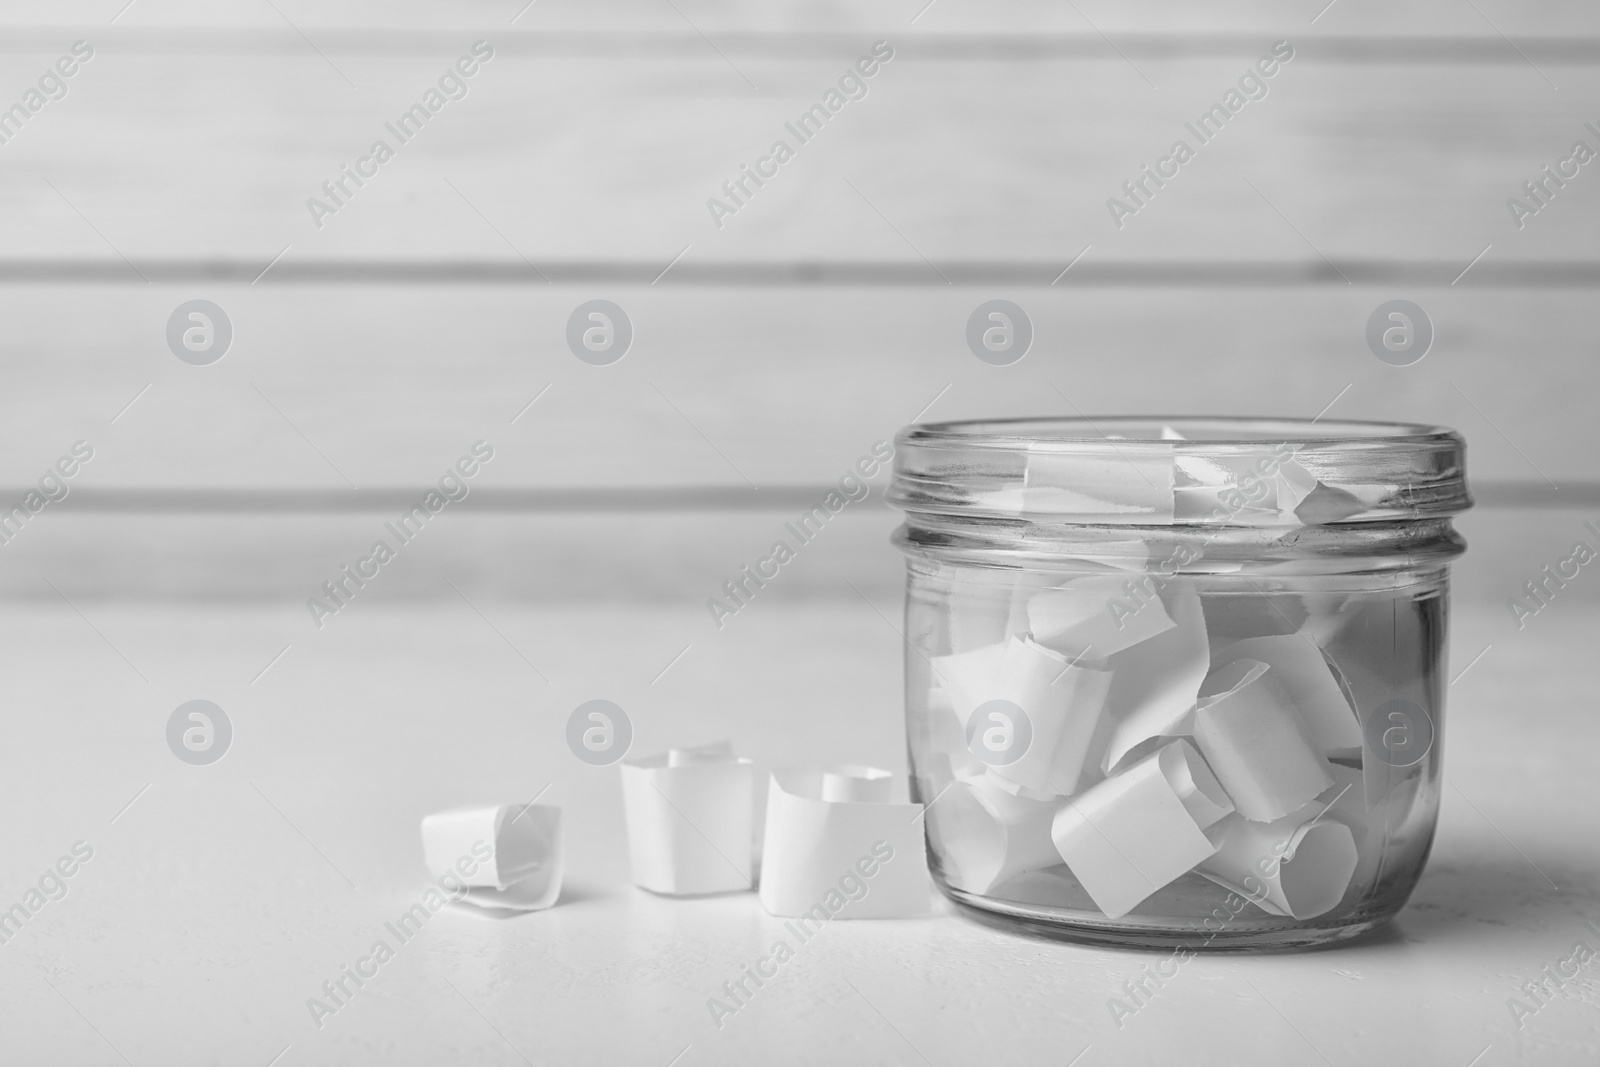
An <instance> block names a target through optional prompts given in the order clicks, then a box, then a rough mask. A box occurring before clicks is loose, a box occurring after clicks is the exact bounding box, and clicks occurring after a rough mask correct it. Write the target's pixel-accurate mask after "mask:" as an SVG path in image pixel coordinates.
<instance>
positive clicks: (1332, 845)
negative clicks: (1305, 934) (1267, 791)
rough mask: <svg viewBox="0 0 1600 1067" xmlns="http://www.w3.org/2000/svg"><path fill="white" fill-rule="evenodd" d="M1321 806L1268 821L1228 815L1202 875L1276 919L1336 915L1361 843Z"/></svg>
mask: <svg viewBox="0 0 1600 1067" xmlns="http://www.w3.org/2000/svg"><path fill="white" fill-rule="evenodd" d="M1318 807H1319V806H1318V805H1317V804H1315V803H1313V804H1310V805H1307V806H1306V807H1305V808H1303V809H1301V810H1300V811H1297V812H1295V813H1293V814H1291V815H1287V816H1285V817H1284V818H1282V819H1277V820H1275V821H1273V822H1265V823H1263V822H1251V821H1250V820H1249V819H1246V818H1243V817H1242V816H1240V815H1230V816H1228V817H1227V818H1226V819H1223V820H1222V821H1221V822H1219V823H1217V825H1216V826H1214V827H1212V828H1211V831H1210V836H1211V839H1212V840H1213V841H1215V842H1217V844H1218V849H1217V852H1216V854H1215V855H1213V856H1211V857H1210V858H1208V859H1206V860H1204V861H1202V862H1201V864H1200V866H1199V868H1198V872H1199V873H1200V874H1202V875H1204V876H1205V877H1207V878H1209V879H1211V880H1212V881H1213V882H1216V883H1217V884H1218V885H1221V886H1223V887H1225V888H1227V889H1231V890H1233V891H1234V892H1236V893H1238V894H1239V895H1241V896H1243V897H1244V898H1245V899H1247V900H1249V901H1250V902H1251V903H1253V904H1255V905H1256V906H1258V907H1260V908H1261V909H1262V910H1264V911H1267V912H1270V913H1271V914H1273V915H1284V916H1288V917H1289V918H1293V919H1311V918H1315V917H1316V916H1318V915H1322V914H1324V913H1325V912H1329V911H1332V910H1333V909H1334V908H1335V907H1337V906H1338V904H1339V901H1341V900H1343V899H1344V894H1345V890H1347V889H1348V888H1349V887H1350V877H1351V875H1352V874H1353V873H1354V872H1355V869H1356V861H1357V855H1356V844H1355V837H1354V835H1353V834H1352V833H1351V832H1350V828H1349V827H1348V826H1346V825H1345V824H1344V823H1343V822H1341V821H1339V820H1338V819H1335V818H1334V817H1333V816H1331V815H1328V814H1325V813H1319V811H1318Z"/></svg>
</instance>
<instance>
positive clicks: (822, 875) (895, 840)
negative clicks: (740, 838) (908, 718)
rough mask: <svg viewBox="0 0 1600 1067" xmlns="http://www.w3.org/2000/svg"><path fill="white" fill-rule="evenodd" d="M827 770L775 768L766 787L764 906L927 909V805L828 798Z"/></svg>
mask: <svg viewBox="0 0 1600 1067" xmlns="http://www.w3.org/2000/svg"><path fill="white" fill-rule="evenodd" d="M822 788H823V772H822V771H820V770H812V771H786V772H775V773H774V774H773V775H772V777H771V778H770V780H769V782H768V785H767V822H766V837H765V842H764V844H763V846H762V852H761V906H762V907H763V908H765V909H766V910H767V912H768V913H769V914H771V915H778V916H790V917H793V916H809V917H812V918H815V919H818V920H826V919H830V918H836V919H897V918H904V917H908V916H914V915H924V914H926V913H927V912H928V908H929V902H928V854H927V846H926V844H925V843H924V840H923V830H922V823H923V819H922V818H919V817H918V816H919V814H920V813H921V812H922V805H921V804H889V803H858V802H852V801H830V800H824V799H823V798H822Z"/></svg>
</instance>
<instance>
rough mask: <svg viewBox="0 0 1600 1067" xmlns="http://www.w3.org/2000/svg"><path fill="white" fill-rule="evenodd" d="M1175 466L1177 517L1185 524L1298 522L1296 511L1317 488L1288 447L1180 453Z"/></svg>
mask: <svg viewBox="0 0 1600 1067" xmlns="http://www.w3.org/2000/svg"><path fill="white" fill-rule="evenodd" d="M1175 466H1176V468H1177V477H1176V480H1175V483H1174V493H1173V495H1174V498H1175V505H1174V513H1175V516H1176V519H1177V521H1178V522H1180V523H1182V522H1195V521H1201V520H1213V521H1216V520H1223V521H1226V522H1227V523H1229V524H1230V525H1235V526H1276V525H1282V524H1295V523H1299V522H1300V521H1301V520H1300V519H1299V517H1298V516H1297V515H1296V513H1295V509H1296V508H1298V507H1299V506H1300V504H1301V502H1302V501H1304V500H1305V499H1306V497H1308V496H1309V495H1310V494H1311V493H1312V491H1313V490H1314V489H1315V488H1316V486H1317V480H1316V478H1315V477H1314V476H1313V475H1312V474H1311V472H1310V471H1308V470H1306V469H1305V467H1303V466H1301V464H1300V462H1299V461H1298V460H1296V459H1295V458H1294V454H1293V450H1292V449H1290V448H1288V447H1287V446H1284V445H1276V446H1272V447H1270V448H1262V449H1258V450H1253V451H1250V452H1245V453H1240V454H1237V455H1226V456H1223V455H1210V456H1201V455H1179V456H1177V457H1176V460H1175Z"/></svg>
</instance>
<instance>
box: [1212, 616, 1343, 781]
mask: <svg viewBox="0 0 1600 1067" xmlns="http://www.w3.org/2000/svg"><path fill="white" fill-rule="evenodd" d="M1244 659H1248V660H1255V661H1256V662H1258V663H1265V664H1266V665H1267V666H1268V667H1269V668H1270V669H1271V677H1272V680H1273V681H1275V682H1277V683H1278V684H1279V685H1280V686H1282V687H1283V689H1284V691H1285V692H1286V693H1288V695H1289V702H1290V703H1292V704H1293V705H1294V708H1295V710H1296V711H1298V712H1299V713H1300V720H1301V721H1302V722H1303V723H1305V726H1306V730H1307V731H1308V732H1309V733H1310V735H1311V741H1312V743H1313V744H1314V745H1316V747H1317V750H1318V751H1319V752H1321V753H1322V754H1323V755H1324V756H1327V757H1328V758H1330V759H1332V758H1353V757H1355V756H1358V755H1360V753H1361V722H1360V720H1359V719H1357V718H1356V712H1355V709H1354V708H1352V707H1351V706H1350V702H1349V701H1348V700H1346V699H1345V695H1344V691H1343V690H1342V689H1340V688H1339V682H1338V680H1337V679H1335V678H1334V675H1333V668H1332V667H1331V666H1329V664H1328V661H1327V659H1326V658H1325V657H1324V656H1323V655H1322V650H1321V649H1320V648H1318V647H1317V646H1316V645H1315V644H1313V643H1312V642H1311V641H1309V640H1307V639H1306V638H1304V637H1301V636H1298V635H1290V636H1287V637H1253V638H1248V639H1246V640H1244V641H1240V642H1238V643H1236V644H1233V645H1230V646H1228V648H1227V649H1225V650H1224V651H1223V653H1222V655H1220V656H1218V657H1217V662H1218V663H1220V664H1222V665H1224V666H1226V665H1228V664H1230V663H1233V662H1235V661H1237V660H1244Z"/></svg>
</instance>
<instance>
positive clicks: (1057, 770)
mask: <svg viewBox="0 0 1600 1067" xmlns="http://www.w3.org/2000/svg"><path fill="white" fill-rule="evenodd" d="M1110 688H1111V675H1110V673H1108V672H1106V671H1097V670H1091V669H1089V668H1087V667H1077V666H1074V665H1072V663H1071V662H1069V661H1068V660H1067V658H1066V657H1065V656H1063V655H1061V654H1060V653H1057V652H1052V651H1051V650H1050V649H1048V648H1045V647H1044V646H1043V645H1040V644H1038V643H1037V642H1035V641H1032V640H1026V639H1017V638H1012V640H1011V643H1010V644H1009V645H1008V647H1007V648H1006V657H1005V659H1004V660H1003V661H1002V662H1001V665H1000V676H999V678H998V679H997V680H996V683H995V688H994V690H993V692H994V696H993V697H992V698H990V699H991V700H1000V701H1006V702H1008V703H1009V704H1013V705H1015V706H1016V708H1020V709H1021V710H1022V711H1023V713H1024V714H1026V716H1027V726H1028V729H1029V730H1030V732H1031V739H1029V740H1028V741H1027V743H1026V745H1025V746H1024V747H1025V751H1024V752H1023V753H1022V755H1021V756H1020V757H1015V753H1014V749H1012V750H1011V751H1005V749H1006V748H1007V746H1010V745H1012V744H1014V743H1016V742H1017V741H1018V738H1017V737H1016V735H1015V734H1011V733H1008V731H1013V730H1017V729H1019V728H1020V724H1017V723H1008V722H1006V721H1004V720H1005V718H1006V717H1007V715H1008V713H1009V712H1010V711H1011V710H1012V709H1009V708H1006V707H1005V706H1004V705H1001V706H1000V708H999V710H998V712H997V710H996V708H995V705H993V704H990V703H988V702H985V704H983V705H980V706H979V707H978V708H977V709H976V711H975V714H977V715H979V716H984V717H985V718H984V719H983V721H982V722H980V724H979V726H978V728H977V731H976V732H974V731H973V730H972V728H971V725H970V724H968V731H967V732H968V733H969V734H971V735H972V737H973V741H974V744H975V745H976V746H977V747H975V748H974V749H973V751H974V753H975V754H976V755H977V756H978V757H979V758H980V759H983V760H984V762H986V763H989V765H990V766H991V768H992V769H993V770H994V773H995V774H996V775H998V776H999V777H1001V778H1006V779H1009V780H1011V781H1013V782H1016V783H1017V784H1018V785H1021V786H1023V787H1025V788H1027V789H1031V790H1034V791H1036V792H1039V793H1046V794H1057V795H1063V796H1067V795H1071V794H1072V793H1074V792H1076V791H1077V789H1078V780H1079V778H1080V777H1081V776H1082V774H1083V767H1084V761H1085V759H1086V758H1087V756H1088V754H1089V746H1090V743H1091V742H1092V741H1093V740H1094V737H1095V732H1096V728H1097V727H1098V725H1099V722H1100V716H1101V715H1102V714H1103V713H1104V711H1105V702H1106V693H1107V692H1108V691H1109V690H1110ZM997 714H998V715H999V716H1000V718H999V719H996V715H997ZM996 730H998V735H997V734H996V733H995V731H996ZM997 736H998V739H999V740H1001V741H1002V742H1004V744H1002V745H1001V750H1002V752H1003V755H1002V753H995V754H994V755H998V756H1000V758H1001V759H1005V760H1007V762H999V761H997V760H996V759H995V758H993V756H991V755H990V748H992V747H993V746H990V745H989V742H990V740H991V739H994V738H996V737H997Z"/></svg>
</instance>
